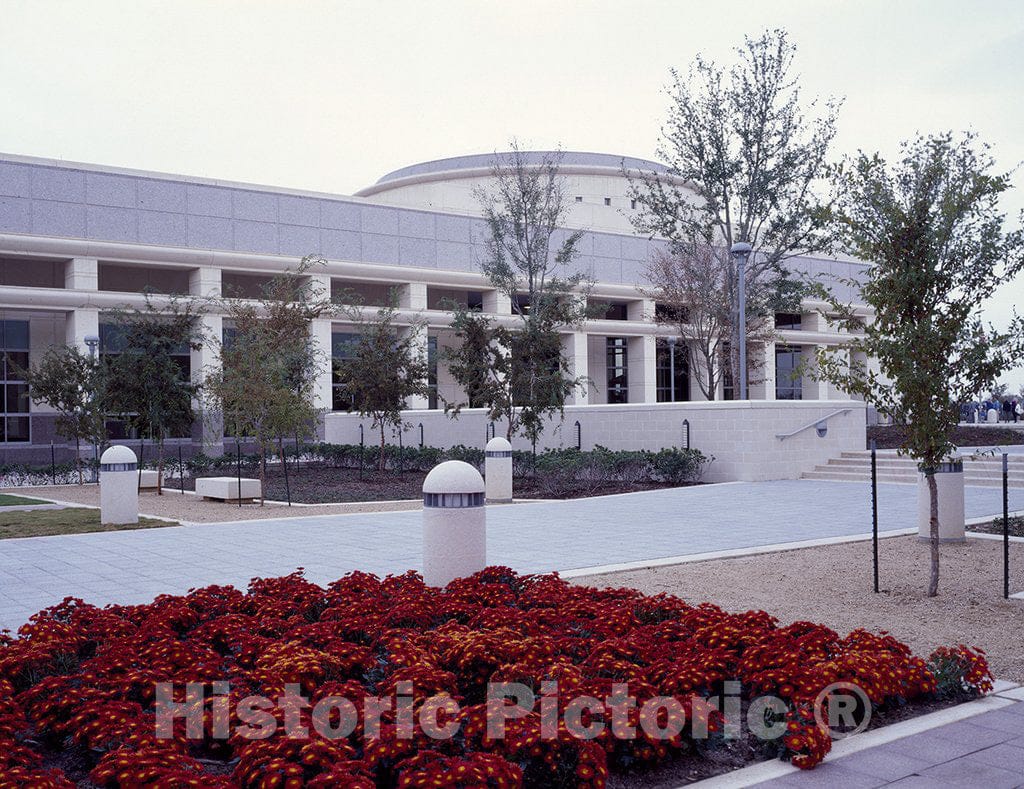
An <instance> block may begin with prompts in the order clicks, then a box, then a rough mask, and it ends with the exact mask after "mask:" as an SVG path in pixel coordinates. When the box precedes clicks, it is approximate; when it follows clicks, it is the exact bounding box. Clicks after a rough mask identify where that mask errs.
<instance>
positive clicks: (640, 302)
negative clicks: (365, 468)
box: [0, 152, 868, 477]
mask: <svg viewBox="0 0 1024 789" xmlns="http://www.w3.org/2000/svg"><path fill="white" fill-rule="evenodd" d="M493 158H494V157H493V155H482V156H466V157H459V158H455V159H444V160H440V161H436V162H428V163H424V164H418V165H413V166H411V167H406V168H403V169H401V170H397V171H395V172H393V173H390V174H388V175H386V176H384V177H383V178H381V179H380V180H379V181H378V182H377V183H376V184H374V185H373V186H370V187H368V188H366V189H363V190H362V191H360V192H358V193H357V194H356V195H355V196H339V195H331V194H321V193H313V192H303V191H297V190H291V189H281V188H274V187H266V186H254V185H250V184H240V183H227V182H222V181H214V180H210V179H203V178H193V177H184V176H173V175H165V174H160V173H149V172H140V171H132V170H124V169H115V168H110V167H101V166H95V165H85V164H71V163H67V162H58V161H50V160H41V159H30V158H25V157H17V156H9V155H2V154H0V320H2V324H0V325H2V327H3V333H2V334H0V342H2V343H3V345H2V349H3V351H4V353H5V358H7V359H8V362H7V363H6V364H5V366H4V368H3V374H4V380H3V382H2V383H3V392H4V399H3V412H2V418H0V425H2V433H0V463H14V462H39V461H41V460H44V459H45V460H48V459H49V446H50V442H51V441H54V442H56V443H57V445H58V446H62V447H63V444H64V440H63V439H62V438H61V437H60V436H58V435H56V434H55V431H54V415H53V414H52V413H49V412H48V411H47V409H46V408H45V407H44V406H42V405H41V404H38V403H33V402H32V401H31V398H30V396H29V393H28V390H27V387H25V386H24V384H23V383H22V382H20V381H19V380H18V377H17V374H16V372H15V371H16V369H17V367H18V366H19V365H21V366H24V364H26V363H28V362H29V361H31V360H34V359H36V358H38V355H39V354H41V353H42V352H43V351H44V350H45V348H46V347H47V346H49V345H51V344H53V343H61V342H66V343H75V344H79V345H83V343H84V338H85V337H86V336H88V335H90V334H99V335H101V336H103V335H104V333H105V332H104V325H105V320H104V315H105V313H106V312H108V311H110V310H112V309H114V308H117V307H118V306H121V305H125V304H141V303H142V299H143V297H142V295H141V293H142V291H143V289H144V288H149V289H151V290H152V291H154V292H156V293H157V294H190V295H192V296H199V297H202V296H208V295H213V294H217V293H220V292H222V291H224V292H231V293H241V294H246V293H250V294H255V293H257V292H258V290H259V287H260V285H261V284H262V283H263V282H265V281H266V280H267V278H269V277H270V276H272V275H273V274H274V273H275V272H280V271H283V270H285V269H287V268H289V267H294V266H295V265H296V264H297V262H298V261H299V259H300V258H301V257H302V256H304V255H308V254H319V255H322V256H323V257H324V258H325V259H326V260H327V265H326V266H325V267H324V268H323V269H322V270H320V271H318V273H317V274H316V275H315V276H317V277H319V278H320V279H321V284H322V285H323V286H324V288H329V289H330V290H331V291H333V292H335V293H339V292H342V291H345V290H352V291H355V292H357V293H359V294H360V296H361V297H362V298H363V300H364V301H365V303H367V304H374V303H379V302H383V301H384V300H385V299H386V298H387V297H388V294H389V293H392V292H397V294H398V296H399V303H400V318H402V319H404V320H406V321H410V320H411V319H412V318H413V317H417V316H419V317H423V318H425V319H426V325H427V328H426V336H425V337H424V338H423V341H424V342H423V346H424V348H428V349H429V352H430V354H431V358H432V359H435V360H436V358H437V356H438V355H439V354H438V352H439V351H440V350H442V349H443V348H444V347H445V346H447V345H449V344H450V343H451V342H452V341H453V335H452V332H451V330H450V329H449V319H450V316H449V313H447V312H445V311H444V310H443V309H441V308H440V307H441V303H442V301H443V300H446V299H454V300H456V301H460V302H463V303H465V304H467V305H470V306H473V307H477V308H479V309H481V310H482V311H483V312H485V313H490V314H493V315H495V316H496V317H497V318H498V319H499V320H502V319H507V320H513V318H512V309H511V304H510V303H509V300H508V299H507V298H505V297H503V296H502V295H501V294H499V293H498V292H496V291H495V290H494V289H493V288H491V287H490V286H489V283H488V282H487V281H486V279H485V278H484V277H483V276H482V275H481V274H480V273H479V271H478V266H477V262H478V260H479V259H480V257H481V255H482V254H483V250H484V247H483V241H484V238H485V234H486V227H485V225H484V222H483V220H482V219H481V218H480V217H479V206H478V205H477V203H476V201H475V199H474V198H473V194H472V190H473V187H474V186H477V185H480V184H483V183H484V182H485V181H486V180H487V177H488V174H489V168H490V166H491V163H492V161H493ZM636 169H641V170H647V171H649V170H652V169H655V170H661V169H663V168H661V166H660V165H658V164H656V163H654V162H649V161H643V160H636V159H629V158H625V159H624V158H623V157H618V156H611V155H607V154H592V153H572V152H569V153H565V154H564V155H563V157H562V160H561V166H560V174H561V175H562V177H563V178H564V179H565V182H564V183H565V191H566V193H567V195H568V197H569V200H570V203H571V215H570V218H569V221H568V222H567V223H566V226H567V228H568V229H576V228H580V229H584V230H585V231H586V234H585V235H584V237H583V240H582V243H581V247H580V251H581V254H580V256H579V258H578V259H577V260H576V261H575V263H574V265H575V267H576V268H577V270H580V271H582V272H584V273H585V274H587V275H588V276H590V277H591V278H592V279H593V280H594V282H595V286H594V290H593V294H592V298H594V299H596V300H599V301H601V302H605V303H608V304H609V305H610V308H609V311H608V314H607V317H606V318H605V319H603V320H592V321H589V322H588V323H587V324H586V325H585V326H584V327H582V328H581V329H580V330H578V331H572V332H567V333H566V334H565V335H564V338H563V347H564V349H565V353H566V355H567V357H568V358H569V360H570V361H571V364H572V366H573V369H574V371H575V372H576V374H577V375H587V376H589V377H590V378H591V380H592V381H593V382H594V385H593V387H592V388H591V389H590V390H589V392H588V393H587V394H586V395H581V396H578V397H577V398H576V400H575V402H574V403H573V404H572V406H571V407H570V409H569V411H568V412H567V416H566V421H565V423H564V424H563V425H562V427H561V429H552V430H549V431H548V435H547V438H546V441H547V442H548V443H549V444H553V445H575V444H576V443H577V439H578V440H579V443H580V444H581V445H585V446H592V445H593V444H595V443H597V444H603V445H606V446H623V447H625V446H645V447H648V448H658V447H659V446H671V445H677V444H679V443H681V442H682V441H684V439H683V438H682V437H681V433H680V430H681V427H680V425H681V424H682V419H687V421H688V426H689V429H690V430H691V431H692V432H693V436H692V439H691V440H692V443H693V445H694V446H697V447H699V448H701V449H704V450H705V451H710V452H712V453H714V454H716V455H717V456H718V458H719V462H718V463H717V466H718V468H719V469H723V471H722V472H721V473H722V474H724V475H725V476H727V477H738V476H739V477H749V476H750V474H751V473H753V472H750V471H749V470H741V466H743V463H744V461H743V460H742V457H743V456H745V455H746V456H750V458H749V463H753V462H754V460H753V457H752V454H753V452H754V449H753V447H754V445H755V443H756V442H754V441H753V440H752V436H751V437H748V438H744V436H746V434H747V432H749V431H750V430H751V429H753V428H752V426H754V425H757V424H761V423H763V428H764V429H761V430H760V433H764V434H765V435H768V434H769V433H773V431H774V433H780V434H781V433H785V432H787V431H788V430H792V429H796V428H797V427H800V426H801V425H803V423H805V422H808V420H810V423H811V424H814V423H815V421H816V420H820V419H821V418H822V417H827V418H828V419H829V420H831V421H830V425H831V426H832V430H831V435H832V438H829V439H826V440H823V441H819V442H818V443H817V444H815V443H813V442H811V443H810V444H809V446H810V449H809V450H806V451H804V450H797V449H793V450H790V449H789V448H790V447H797V446H798V445H800V446H802V445H803V443H804V442H805V441H806V439H807V438H808V437H809V436H810V437H813V436H814V434H815V431H814V430H803V431H801V432H800V434H799V435H797V436H794V437H793V438H787V439H773V440H775V441H778V442H779V447H782V446H784V445H786V449H787V453H789V454H792V455H793V457H791V458H790V459H789V460H787V461H785V462H782V463H781V465H779V463H776V464H775V468H774V469H773V470H769V471H768V472H767V474H768V475H769V476H791V475H792V472H793V471H794V470H798V469H797V467H798V466H799V467H802V466H803V465H805V464H809V465H813V462H819V461H820V459H821V458H820V457H819V456H821V455H822V453H825V455H824V456H825V457H827V455H828V453H834V452H835V451H836V449H837V447H838V446H839V445H840V444H839V443H837V442H838V441H839V434H840V433H842V434H843V436H844V437H843V438H842V441H841V442H840V443H842V446H843V448H847V445H849V446H851V447H853V448H858V449H859V448H863V426H864V412H863V404H856V403H848V402H847V400H846V398H845V396H844V395H843V394H842V393H839V392H836V391H834V390H832V389H831V387H829V386H828V385H826V384H824V383H819V382H817V381H815V380H814V379H813V378H810V377H805V378H803V379H797V380H793V379H792V378H791V377H790V376H789V375H788V371H789V370H790V369H792V368H793V366H794V365H795V363H796V362H798V361H799V359H800V358H801V357H802V356H804V355H806V354H810V353H812V352H813V350H814V349H815V347H816V346H820V345H833V344H837V343H841V342H842V341H843V335H842V334H840V333H838V332H837V331H835V330H834V329H833V328H832V327H831V326H829V325H828V324H827V323H826V322H823V321H821V320H820V319H819V316H818V314H817V312H816V311H815V310H816V309H817V308H818V307H820V306H821V305H816V304H806V305H805V306H804V309H803V310H802V312H801V313H800V314H799V315H787V316H779V322H778V331H777V341H776V342H774V343H771V344H770V345H769V346H768V347H766V348H765V349H764V352H765V354H766V355H767V356H766V358H767V360H768V362H769V363H768V364H766V365H765V370H766V376H765V379H766V380H765V381H764V382H763V383H761V384H758V385H756V386H753V387H752V388H751V393H750V394H751V400H752V401H754V402H751V403H735V402H730V401H728V400H726V401H724V402H715V403H710V404H705V405H701V404H700V403H699V401H700V400H701V397H700V390H699V388H698V387H697V386H696V385H691V383H690V381H689V377H688V374H687V369H686V356H685V352H684V351H683V349H682V346H681V345H680V346H679V350H678V351H677V362H678V363H677V364H676V373H677V375H676V379H675V382H674V385H673V382H672V381H671V380H670V375H669V368H670V359H669V345H668V342H667V339H668V336H669V335H670V333H671V331H670V329H669V328H668V327H666V326H659V325H658V324H656V323H655V321H654V312H655V304H654V303H653V302H652V301H651V300H650V299H648V298H645V297H644V295H643V294H642V293H641V292H640V291H639V290H638V286H642V284H643V283H642V269H643V265H644V262H645V261H646V260H647V259H648V257H649V256H650V255H651V254H652V253H653V251H654V250H655V249H656V248H658V247H659V245H660V244H661V243H662V242H659V241H657V240H654V241H650V240H648V239H646V238H644V237H641V236H638V235H637V234H636V233H635V232H634V231H633V229H632V226H631V224H630V222H629V215H630V212H631V211H634V210H635V206H634V205H632V204H631V201H630V198H629V196H628V179H627V178H626V176H625V175H624V170H625V171H627V172H628V171H630V170H636ZM864 266H865V264H862V263H858V262H855V261H840V260H833V259H799V260H797V261H794V262H793V264H792V267H793V268H795V269H800V270H802V271H805V272H807V273H810V274H812V275H815V276H821V277H823V278H825V279H826V280H829V281H830V284H832V285H833V286H835V285H836V283H837V281H838V279H839V278H849V277H852V278H856V277H857V276H858V274H859V273H860V272H862V271H863V269H864ZM848 295H853V294H848ZM156 298H157V299H159V298H160V297H159V296H157V297H156ZM864 313H865V315H866V316H867V314H868V313H867V310H865V311H864ZM203 320H204V321H206V327H205V328H206V329H207V330H208V331H210V332H212V333H220V332H221V331H222V330H223V318H222V316H220V315H217V314H207V315H206V316H205V317H204V319H203ZM351 331H352V327H351V326H350V325H347V324H346V323H345V322H344V321H343V320H341V319H333V320H331V319H324V320H319V321H315V322H314V324H313V326H312V327H311V334H312V338H313V341H315V342H317V343H318V344H319V345H320V347H321V348H323V349H333V352H337V353H343V351H342V350H339V349H343V348H344V340H345V335H346V334H350V333H351ZM83 347H84V345H83ZM187 356H188V358H187V359H184V358H183V360H182V363H183V365H185V366H187V367H188V368H189V369H190V370H191V374H192V375H193V376H194V377H196V376H199V375H200V374H201V371H202V370H203V369H204V368H205V367H207V366H208V365H211V364H213V363H214V362H215V358H214V354H213V352H212V351H211V350H210V349H204V350H201V351H192V352H190V353H188V354H187ZM773 360H774V363H772V362H773ZM431 384H432V387H433V388H434V392H432V394H431V396H430V398H424V399H422V401H418V402H410V403H409V404H408V405H409V408H410V416H409V418H410V423H411V424H412V425H413V426H414V429H413V431H411V432H410V433H409V435H407V436H406V442H407V443H411V442H417V441H419V437H420V431H419V425H420V424H423V425H424V427H423V431H422V432H423V434H424V441H425V443H427V444H435V445H444V444H452V443H459V442H462V443H472V444H474V445H475V444H480V445H481V446H482V444H483V441H484V437H485V433H486V431H487V426H486V425H485V424H484V423H483V415H482V414H480V413H474V412H468V413H465V414H464V416H463V417H462V418H460V420H459V421H458V422H457V423H455V422H451V421H450V420H447V418H446V417H445V416H444V414H443V413H442V411H441V410H439V407H440V408H443V400H444V399H446V398H448V399H452V398H457V397H458V395H459V392H458V390H457V387H456V385H455V383H454V381H453V380H452V379H451V376H450V375H448V374H447V371H446V370H445V369H444V366H443V364H438V365H436V372H434V373H432V376H431ZM333 390H334V387H333V383H332V376H331V371H330V369H326V368H325V369H324V370H323V371H322V373H321V376H320V379H319V385H318V405H319V406H320V407H322V408H323V409H324V410H325V411H326V412H327V415H326V417H325V431H326V438H327V439H328V440H335V441H346V442H347V441H352V440H354V436H355V430H356V426H357V424H358V421H359V420H358V418H357V417H355V416H354V415H348V414H344V413H340V412H337V411H335V410H334V409H335V408H336V407H338V406H340V405H342V404H343V403H342V402H341V399H340V398H336V397H334V391H333ZM673 395H674V397H675V400H676V401H677V402H676V403H670V402H668V401H670V400H671V399H672V397H673ZM772 401H776V402H772ZM783 401H784V402H783ZM797 401H800V402H797ZM759 403H760V405H758V404H759ZM841 408H847V409H850V410H847V411H843V412H842V413H839V414H834V413H833V412H835V411H839V410H841ZM577 421H578V422H580V423H581V427H580V429H579V430H578V431H577V430H576V429H575V423H576V422H577ZM712 425H713V426H714V428H713V430H712V429H709V428H711V426H712ZM367 427H368V425H367ZM570 428H572V429H571V430H570ZM760 433H759V435H760ZM805 433H806V434H807V435H804V434H805ZM712 434H715V435H716V436H717V437H716V438H715V439H712V438H711V436H712ZM723 437H728V439H727V441H726V443H725V444H723V445H722V446H718V445H719V444H720V443H722V440H724V438H723ZM178 440H179V441H181V442H182V443H184V444H185V445H186V446H187V447H188V448H189V449H190V450H192V449H199V448H200V447H202V448H204V449H205V450H206V451H207V452H210V451H216V449H217V447H218V444H219V441H220V437H219V436H211V435H206V436H204V435H202V428H201V427H200V426H198V425H197V426H196V428H195V429H194V430H193V435H192V436H187V437H181V438H180V439H178ZM758 440H760V439H758ZM787 441H788V442H789V443H788V445H787ZM728 442H732V443H728ZM737 442H738V443H737ZM843 442H845V443H843ZM858 442H859V443H858ZM855 444H856V446H853V445H855ZM772 446H773V447H774V446H775V445H774V444H772ZM826 449H827V452H826ZM722 452H725V454H726V455H728V456H729V457H733V456H735V458H736V459H735V462H736V463H737V464H738V465H736V469H735V470H734V471H729V470H728V465H729V463H731V462H733V461H732V460H729V459H728V458H726V457H725V456H723V455H722V454H721V453H722ZM764 452H767V450H763V451H762V454H764ZM789 454H787V457H789ZM769 455H770V453H769ZM798 455H800V456H801V458H803V459H801V458H798V457H797V456H798ZM804 456H806V457H804ZM812 456H813V457H812ZM766 457H768V456H767V455H766ZM812 461H813V462H812ZM769 462H770V460H768V461H765V463H769ZM786 463H789V464H790V465H788V466H787V465H786ZM748 465H749V464H748ZM762 465H763V463H762ZM790 466H792V469H791V468H790ZM808 467H809V466H808ZM743 468H746V467H745V466H743ZM755 476H757V474H755Z"/></svg>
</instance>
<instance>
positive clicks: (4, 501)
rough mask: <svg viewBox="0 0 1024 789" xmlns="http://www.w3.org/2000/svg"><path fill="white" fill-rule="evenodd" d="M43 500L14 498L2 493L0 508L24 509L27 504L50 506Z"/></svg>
mask: <svg viewBox="0 0 1024 789" xmlns="http://www.w3.org/2000/svg"><path fill="white" fill-rule="evenodd" d="M49 503H50V502H48V501H43V500H42V499H30V498H29V497H28V496H12V495H11V494H9V493H0V507H24V506H25V505H26V504H49Z"/></svg>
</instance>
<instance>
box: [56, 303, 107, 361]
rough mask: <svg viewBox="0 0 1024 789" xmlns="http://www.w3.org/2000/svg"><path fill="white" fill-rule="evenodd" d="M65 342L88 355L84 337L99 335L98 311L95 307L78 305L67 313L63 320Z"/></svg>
mask: <svg viewBox="0 0 1024 789" xmlns="http://www.w3.org/2000/svg"><path fill="white" fill-rule="evenodd" d="M64 331H65V342H66V343H67V344H68V345H74V346H77V347H78V349H79V350H80V351H81V352H82V353H84V354H86V355H88V353H89V346H88V345H86V344H85V338H86V337H89V336H93V337H96V336H99V333H100V311H99V310H98V309H96V308H95V307H80V308H78V309H76V310H72V311H71V312H69V313H68V314H67V318H66V320H65V322H64Z"/></svg>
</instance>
